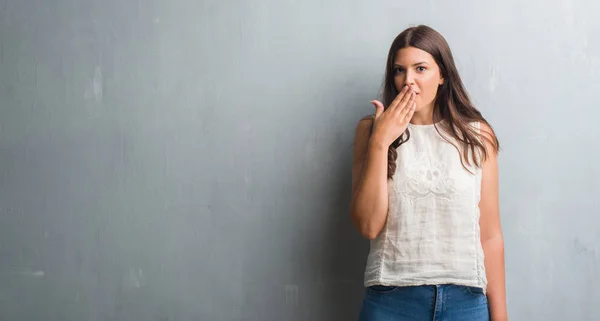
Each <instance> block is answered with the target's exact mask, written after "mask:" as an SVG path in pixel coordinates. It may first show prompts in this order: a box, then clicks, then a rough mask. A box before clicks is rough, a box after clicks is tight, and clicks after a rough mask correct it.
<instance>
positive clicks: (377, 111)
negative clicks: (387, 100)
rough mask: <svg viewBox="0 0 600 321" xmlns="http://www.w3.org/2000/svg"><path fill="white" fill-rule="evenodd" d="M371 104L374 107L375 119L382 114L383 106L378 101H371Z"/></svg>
mask: <svg viewBox="0 0 600 321" xmlns="http://www.w3.org/2000/svg"><path fill="white" fill-rule="evenodd" d="M371 104H373V106H375V119H377V118H379V116H381V114H382V113H383V109H384V108H383V104H382V103H381V102H380V101H379V100H372V101H371Z"/></svg>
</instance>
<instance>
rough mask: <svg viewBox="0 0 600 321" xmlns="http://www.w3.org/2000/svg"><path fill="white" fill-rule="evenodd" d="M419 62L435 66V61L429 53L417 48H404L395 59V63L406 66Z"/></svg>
mask: <svg viewBox="0 0 600 321" xmlns="http://www.w3.org/2000/svg"><path fill="white" fill-rule="evenodd" d="M419 62H426V63H428V64H433V63H435V60H434V59H433V56H431V55H430V54H429V53H428V52H427V51H425V50H421V49H419V48H415V47H406V48H402V49H400V50H398V52H397V53H396V56H395V57H394V63H395V64H397V65H403V66H406V65H412V64H415V63H419Z"/></svg>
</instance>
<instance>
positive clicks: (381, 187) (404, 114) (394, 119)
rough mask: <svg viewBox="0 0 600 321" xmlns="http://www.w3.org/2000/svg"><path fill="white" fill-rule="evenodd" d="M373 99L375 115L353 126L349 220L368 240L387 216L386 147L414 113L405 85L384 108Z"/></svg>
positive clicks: (375, 235)
mask: <svg viewBox="0 0 600 321" xmlns="http://www.w3.org/2000/svg"><path fill="white" fill-rule="evenodd" d="M372 103H373V105H375V108H376V112H375V117H368V118H363V119H362V120H361V121H360V122H359V123H358V125H357V127H356V135H355V138H354V156H353V158H354V162H353V165H352V200H351V204H350V215H351V217H352V221H353V222H354V224H355V225H356V227H357V228H358V230H359V232H360V233H361V234H362V235H363V236H364V237H366V238H368V239H370V240H372V239H374V238H376V237H377V236H378V235H379V233H380V232H381V230H382V229H383V227H384V226H385V223H386V220H387V212H388V190H387V173H388V172H387V168H388V148H389V146H390V145H391V144H392V142H393V141H394V140H396V139H397V138H398V137H400V135H402V133H403V132H404V131H405V130H406V127H407V126H408V122H409V121H410V119H411V118H412V116H413V114H414V111H415V107H416V104H415V93H414V90H413V89H412V88H410V87H409V86H405V87H404V88H403V89H402V90H401V91H400V93H398V95H397V96H396V98H395V99H394V101H392V103H391V104H390V105H389V106H388V108H387V109H386V108H384V106H383V104H382V103H381V102H379V101H376V100H374V101H372ZM371 128H373V130H372V134H371V133H370V132H371Z"/></svg>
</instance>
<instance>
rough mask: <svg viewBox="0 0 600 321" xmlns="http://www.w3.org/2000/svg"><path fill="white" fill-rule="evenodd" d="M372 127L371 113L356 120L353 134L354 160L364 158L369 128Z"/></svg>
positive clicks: (369, 134)
mask: <svg viewBox="0 0 600 321" xmlns="http://www.w3.org/2000/svg"><path fill="white" fill-rule="evenodd" d="M372 127H373V115H369V116H365V117H363V118H362V119H361V120H359V121H358V124H357V125H356V132H355V134H354V161H355V162H361V160H364V158H365V154H366V150H367V145H368V143H369V138H370V137H371V128H372Z"/></svg>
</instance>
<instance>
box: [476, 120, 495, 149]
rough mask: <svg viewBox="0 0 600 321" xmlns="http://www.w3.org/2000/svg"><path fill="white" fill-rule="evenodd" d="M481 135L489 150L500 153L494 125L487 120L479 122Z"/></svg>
mask: <svg viewBox="0 0 600 321" xmlns="http://www.w3.org/2000/svg"><path fill="white" fill-rule="evenodd" d="M479 129H480V135H481V138H482V139H483V142H484V145H485V147H486V149H487V150H488V151H491V152H493V154H497V153H498V138H497V137H496V133H495V132H494V130H493V129H492V127H491V126H490V125H489V124H488V123H487V122H485V121H481V122H479Z"/></svg>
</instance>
